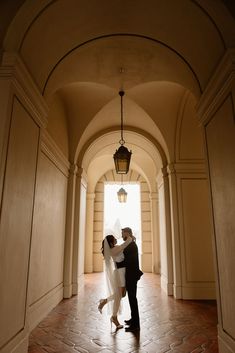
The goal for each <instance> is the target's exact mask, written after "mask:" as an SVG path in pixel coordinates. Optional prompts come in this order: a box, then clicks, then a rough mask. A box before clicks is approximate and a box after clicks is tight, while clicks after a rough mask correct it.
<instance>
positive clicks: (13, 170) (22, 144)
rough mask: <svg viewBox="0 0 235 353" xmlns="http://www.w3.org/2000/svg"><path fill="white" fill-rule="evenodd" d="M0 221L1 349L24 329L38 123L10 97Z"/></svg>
mask: <svg viewBox="0 0 235 353" xmlns="http://www.w3.org/2000/svg"><path fill="white" fill-rule="evenodd" d="M12 103H13V106H12V115H11V126H10V132H9V140H8V150H7V164H6V169H5V175H4V189H3V195H2V202H1V223H0V285H1V288H0V312H1V315H0V332H1V334H0V350H1V347H2V346H4V345H6V344H7V343H9V342H10V341H11V340H13V339H14V338H15V337H16V336H17V335H18V334H19V333H20V332H21V331H22V332H24V330H25V324H26V318H27V287H28V273H29V272H28V271H29V254H30V239H31V227H32V212H33V201H34V187H35V176H36V162H37V150H38V140H39V127H38V126H37V125H36V124H35V122H34V121H33V119H32V117H31V116H30V114H29V113H28V112H27V110H26V109H25V108H24V106H23V105H22V102H21V101H20V100H18V99H17V98H16V97H15V98H14V99H13V102H12Z"/></svg>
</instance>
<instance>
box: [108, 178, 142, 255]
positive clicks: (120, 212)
mask: <svg viewBox="0 0 235 353" xmlns="http://www.w3.org/2000/svg"><path fill="white" fill-rule="evenodd" d="M124 188H125V190H126V192H127V202H125V203H120V202H119V201H118V197H117V192H118V190H119V189H120V184H105V186H104V236H106V235H108V234H113V235H114V236H115V237H116V238H117V239H119V242H121V240H120V239H121V229H122V228H124V227H130V228H132V231H133V234H134V236H135V237H136V242H137V245H138V248H139V252H141V248H140V247H141V212H140V185H139V184H125V185H124Z"/></svg>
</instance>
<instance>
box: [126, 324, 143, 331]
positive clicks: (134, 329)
mask: <svg viewBox="0 0 235 353" xmlns="http://www.w3.org/2000/svg"><path fill="white" fill-rule="evenodd" d="M139 330H140V327H139V326H134V325H130V326H129V327H126V328H125V331H126V332H136V331H139Z"/></svg>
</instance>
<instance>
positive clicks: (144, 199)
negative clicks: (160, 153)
mask: <svg viewBox="0 0 235 353" xmlns="http://www.w3.org/2000/svg"><path fill="white" fill-rule="evenodd" d="M120 181H121V179H120V176H119V175H117V174H116V173H115V171H114V170H110V171H108V172H106V173H105V174H104V175H103V176H102V177H101V178H100V179H99V181H98V182H97V184H96V187H95V199H94V225H93V230H94V231H93V234H94V237H93V259H92V260H93V261H92V262H93V271H94V272H100V271H103V258H102V255H101V252H100V247H101V242H102V240H103V221H104V214H103V211H104V184H105V183H106V182H114V183H120ZM123 182H124V183H128V182H129V183H138V184H139V185H140V203H141V205H140V209H141V229H142V234H141V249H142V252H141V264H142V269H143V271H144V272H153V262H154V261H153V256H154V255H155V256H157V254H153V242H154V243H157V244H156V245H157V248H158V249H159V243H158V242H157V239H153V234H152V230H153V227H152V222H151V219H152V217H151V200H150V190H149V187H148V183H147V181H146V180H145V179H144V178H143V176H142V175H141V174H139V173H138V172H136V171H135V170H131V171H130V173H129V175H124V176H123Z"/></svg>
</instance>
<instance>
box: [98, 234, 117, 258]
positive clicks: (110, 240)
mask: <svg viewBox="0 0 235 353" xmlns="http://www.w3.org/2000/svg"><path fill="white" fill-rule="evenodd" d="M105 239H107V242H108V244H109V247H110V248H113V244H114V239H115V238H114V236H113V235H111V234H109V235H106V237H105V238H104V240H103V241H102V247H101V252H102V254H103V256H104V241H105Z"/></svg>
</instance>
